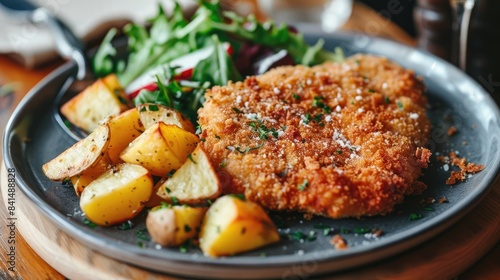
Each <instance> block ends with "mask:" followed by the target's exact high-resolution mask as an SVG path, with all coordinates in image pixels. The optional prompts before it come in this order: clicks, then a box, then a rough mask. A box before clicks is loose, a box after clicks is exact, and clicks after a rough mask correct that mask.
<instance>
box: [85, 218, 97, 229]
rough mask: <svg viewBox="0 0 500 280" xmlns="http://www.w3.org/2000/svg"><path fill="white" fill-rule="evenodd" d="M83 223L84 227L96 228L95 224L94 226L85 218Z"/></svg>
mask: <svg viewBox="0 0 500 280" xmlns="http://www.w3.org/2000/svg"><path fill="white" fill-rule="evenodd" d="M83 223H84V224H85V225H86V226H88V227H90V228H95V227H96V226H97V225H96V224H94V223H93V222H91V221H90V220H89V219H87V218H85V219H84V220H83Z"/></svg>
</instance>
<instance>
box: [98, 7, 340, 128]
mask: <svg viewBox="0 0 500 280" xmlns="http://www.w3.org/2000/svg"><path fill="white" fill-rule="evenodd" d="M198 2H199V7H198V9H197V10H196V12H195V13H194V15H193V17H192V18H191V19H190V20H187V19H186V18H185V17H184V15H183V11H182V9H181V7H180V5H179V3H177V2H175V7H174V9H173V11H172V13H171V15H170V16H168V15H167V14H166V13H165V11H164V10H163V8H162V7H161V5H160V7H159V11H158V14H157V15H156V16H155V17H154V18H153V19H151V20H150V27H148V28H147V27H145V26H141V25H137V24H129V25H127V26H125V28H124V30H123V31H124V33H125V35H126V36H127V37H128V55H127V57H125V59H123V60H122V59H120V58H119V56H118V51H117V49H116V48H115V47H114V46H113V44H112V41H113V39H114V37H115V36H116V34H117V30H116V29H112V30H110V31H109V33H108V34H107V35H106V37H105V38H104V41H103V42H102V44H101V46H100V47H99V49H98V51H97V53H96V55H95V57H94V61H93V62H94V63H93V69H94V72H95V74H96V76H98V77H102V76H105V75H107V74H110V73H115V74H116V75H117V77H118V79H119V81H120V83H121V84H122V86H123V87H126V86H127V85H129V84H130V83H131V82H133V81H134V80H135V79H137V78H138V77H139V76H140V75H141V74H143V73H145V72H146V71H147V70H149V69H152V68H154V67H157V66H161V65H165V71H164V72H165V74H164V75H158V76H157V77H156V80H157V84H158V88H157V89H154V90H149V89H143V90H141V92H140V93H139V95H138V96H137V97H135V100H134V102H135V103H136V104H138V103H144V102H153V103H159V104H163V105H166V106H169V107H172V108H174V109H177V110H179V111H181V112H183V113H185V114H186V115H187V116H188V117H190V118H191V119H194V120H196V110H197V109H198V108H199V107H200V106H201V105H202V103H203V92H204V91H205V90H206V89H207V88H208V87H211V86H214V85H225V84H227V82H228V81H230V80H232V81H240V80H242V77H243V76H244V75H249V74H258V73H255V71H252V69H255V65H252V64H254V63H256V62H257V60H258V59H262V58H263V57H265V56H271V55H273V54H275V53H277V52H279V51H282V50H285V51H286V52H287V58H289V60H290V62H289V63H285V64H303V65H315V64H319V63H322V62H324V61H328V60H331V61H337V62H341V61H342V60H343V54H342V52H341V51H340V49H336V50H335V52H328V51H325V50H323V44H324V42H323V41H322V40H319V41H318V42H317V43H316V44H315V45H314V46H310V45H308V44H307V43H306V42H305V40H304V39H303V37H302V35H301V34H300V33H296V32H294V30H293V29H292V28H290V27H289V26H288V25H286V24H280V25H276V24H275V23H274V22H272V21H267V22H264V23H260V22H258V21H257V19H256V18H255V17H254V16H253V15H250V16H247V17H242V16H239V15H237V14H235V13H234V12H229V11H222V9H221V7H220V4H219V2H218V1H201V0H200V1H198ZM222 42H227V43H229V44H230V46H231V49H232V53H231V52H228V51H227V50H226V49H225V48H224V47H223V44H222ZM207 46H212V47H213V48H212V52H213V53H212V54H211V55H210V56H208V57H207V58H204V59H202V60H200V61H198V62H196V65H195V66H194V69H193V71H192V76H191V77H187V78H186V77H184V78H183V79H180V78H179V77H176V72H175V69H176V67H178V66H182V65H169V64H168V63H169V62H170V61H172V60H173V59H175V58H179V57H181V56H183V55H186V54H189V53H192V52H195V51H197V50H200V49H202V48H205V47H207ZM256 48H257V51H256Z"/></svg>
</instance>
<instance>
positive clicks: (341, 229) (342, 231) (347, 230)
mask: <svg viewBox="0 0 500 280" xmlns="http://www.w3.org/2000/svg"><path fill="white" fill-rule="evenodd" d="M340 233H343V234H348V233H351V230H349V229H347V228H345V227H341V228H340Z"/></svg>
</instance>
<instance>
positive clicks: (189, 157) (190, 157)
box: [188, 154, 198, 164]
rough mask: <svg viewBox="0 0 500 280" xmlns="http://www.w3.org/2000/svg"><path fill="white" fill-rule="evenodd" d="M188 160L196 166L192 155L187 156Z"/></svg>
mask: <svg viewBox="0 0 500 280" xmlns="http://www.w3.org/2000/svg"><path fill="white" fill-rule="evenodd" d="M188 159H189V160H190V161H192V162H193V163H194V164H198V163H197V162H196V161H194V159H193V155H192V154H189V155H188Z"/></svg>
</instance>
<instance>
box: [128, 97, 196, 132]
mask: <svg viewBox="0 0 500 280" xmlns="http://www.w3.org/2000/svg"><path fill="white" fill-rule="evenodd" d="M137 110H138V111H139V115H140V118H141V121H142V123H143V125H144V127H146V128H148V127H150V126H152V125H153V124H155V123H157V122H160V121H161V122H164V123H165V124H174V125H177V126H178V127H180V128H182V129H184V130H186V131H189V132H191V133H194V132H195V129H194V125H193V123H191V121H190V120H189V119H188V118H186V117H185V116H184V115H183V114H181V113H180V112H178V111H176V110H174V109H172V108H168V107H166V106H163V105H160V104H141V105H139V106H137Z"/></svg>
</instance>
